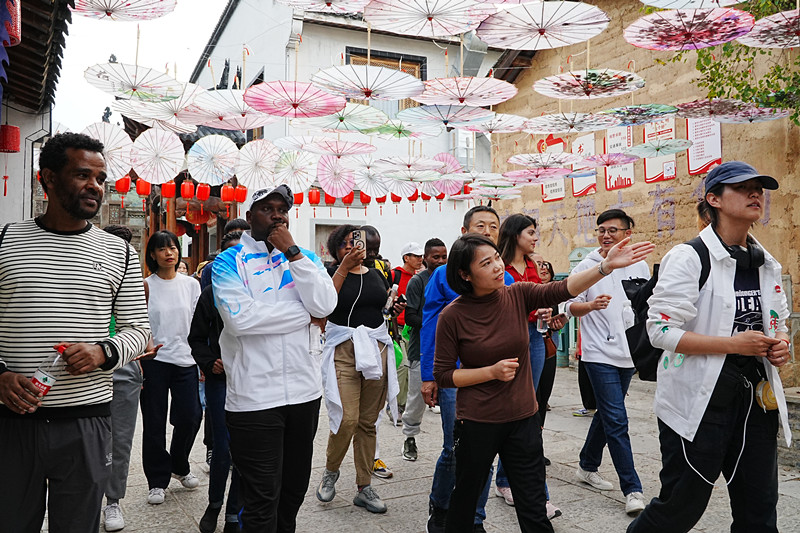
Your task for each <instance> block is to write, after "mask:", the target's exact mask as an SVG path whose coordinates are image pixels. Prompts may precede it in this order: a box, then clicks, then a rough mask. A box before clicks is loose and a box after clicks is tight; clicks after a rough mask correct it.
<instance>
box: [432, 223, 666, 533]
mask: <svg viewBox="0 0 800 533" xmlns="http://www.w3.org/2000/svg"><path fill="white" fill-rule="evenodd" d="M629 242H630V239H625V240H623V241H622V242H620V243H619V244H617V245H616V246H615V247H614V248H612V250H611V251H609V253H608V256H607V257H606V259H604V260H603V262H602V263H601V264H600V265H599V267H598V268H596V269H591V270H587V271H584V272H580V273H578V274H575V275H572V276H570V277H568V278H567V279H566V280H564V281H557V282H554V283H549V284H547V285H540V284H534V283H525V282H521V283H514V284H513V285H510V286H508V287H506V286H504V283H503V279H504V271H505V264H504V263H503V260H502V259H501V258H500V253H499V251H498V249H497V247H496V246H495V244H494V242H492V241H491V240H490V239H487V238H486V237H483V236H481V235H475V234H467V235H464V236H462V237H461V238H460V239H458V240H457V241H456V242H455V244H454V245H453V248H452V250H451V252H450V256H449V258H448V261H447V282H448V284H449V285H450V287H452V288H453V290H455V291H456V292H457V293H459V294H460V296H459V297H458V298H456V299H455V300H454V301H453V302H452V303H451V304H450V305H449V306H448V307H447V308H445V309H444V311H442V313H441V315H440V316H439V323H438V326H437V329H436V354H435V360H434V376H435V378H436V382H437V384H438V385H439V386H440V387H458V388H459V391H458V396H457V400H456V426H455V431H454V433H455V438H456V442H457V443H458V444H457V446H456V450H455V454H456V485H455V490H454V491H453V494H452V497H451V500H450V508H449V510H448V513H447V520H446V527H445V531H446V532H447V533H463V532H464V531H470V530H471V529H472V523H473V517H474V514H475V506H476V504H477V501H478V497H479V496H480V493H481V491H482V489H483V487H484V485H485V483H486V476H487V475H488V473H489V466H490V465H491V463H492V461H493V460H494V457H495V455H497V454H498V453H499V454H500V458H501V459H502V461H503V463H504V465H505V469H506V473H507V474H508V479H509V482H510V484H511V489H512V491H513V492H514V494H515V496H516V505H515V507H514V509H515V510H516V513H517V518H518V519H519V524H520V529H521V530H522V531H523V532H525V533H528V532H534V531H547V532H550V531H553V527H552V525H551V524H550V520H549V519H548V517H547V511H546V506H545V502H546V497H545V469H544V462H543V455H542V431H541V427H540V425H539V418H538V417H537V416H536V413H537V409H538V406H537V403H536V396H535V394H534V388H533V377H532V375H531V365H530V355H529V337H528V315H529V314H530V313H531V312H532V311H534V310H536V309H539V308H542V307H549V306H551V305H554V304H557V303H559V302H561V301H565V300H567V299H569V298H570V297H571V296H572V295H575V294H580V293H581V292H583V291H584V290H586V289H587V288H588V287H590V286H591V285H593V284H594V283H596V282H597V281H599V280H600V279H601V278H603V277H604V276H607V275H608V274H610V273H611V271H613V270H614V269H615V268H621V267H624V266H627V265H630V264H633V263H635V262H637V261H640V260H642V259H644V258H645V257H646V256H647V255H648V254H649V253H650V252H651V251H652V250H653V248H654V247H653V245H652V244H650V243H648V242H645V243H637V244H629ZM498 317H502V320H498ZM458 361H460V362H461V366H460V368H459V366H458Z"/></svg>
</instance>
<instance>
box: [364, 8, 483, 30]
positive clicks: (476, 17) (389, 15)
mask: <svg viewBox="0 0 800 533" xmlns="http://www.w3.org/2000/svg"><path fill="white" fill-rule="evenodd" d="M495 11H496V9H495V8H494V6H492V5H491V4H484V3H481V2H475V1H473V0H372V1H371V2H370V3H369V4H367V6H366V7H365V8H364V20H365V21H367V22H369V23H370V24H372V28H373V29H375V30H383V31H388V32H390V33H399V34H401V35H417V36H423V37H444V36H447V35H459V34H462V33H466V32H468V31H470V30H474V29H475V28H477V27H478V25H479V24H480V23H481V21H482V20H483V19H485V18H486V17H488V16H489V15H491V14H492V13H494V12H495Z"/></svg>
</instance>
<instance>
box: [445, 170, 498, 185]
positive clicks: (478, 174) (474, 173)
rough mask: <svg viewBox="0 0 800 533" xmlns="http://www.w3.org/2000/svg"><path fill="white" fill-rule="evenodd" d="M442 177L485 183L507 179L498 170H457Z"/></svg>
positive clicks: (463, 181)
mask: <svg viewBox="0 0 800 533" xmlns="http://www.w3.org/2000/svg"><path fill="white" fill-rule="evenodd" d="M442 179H452V180H457V181H460V182H461V183H462V184H463V183H475V182H478V183H483V182H493V181H497V180H500V181H506V180H505V178H503V175H502V174H498V173H496V172H483V171H478V170H470V171H469V172H457V173H455V174H444V175H442Z"/></svg>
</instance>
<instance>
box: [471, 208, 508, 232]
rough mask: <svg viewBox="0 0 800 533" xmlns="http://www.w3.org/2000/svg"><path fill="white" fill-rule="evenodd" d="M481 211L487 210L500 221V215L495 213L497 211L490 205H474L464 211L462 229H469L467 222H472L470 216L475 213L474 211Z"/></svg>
mask: <svg viewBox="0 0 800 533" xmlns="http://www.w3.org/2000/svg"><path fill="white" fill-rule="evenodd" d="M481 212H487V213H491V214H493V215H494V216H496V217H497V221H498V222H500V215H498V214H497V211H495V210H494V208H493V207H490V206H488V205H476V206H475V207H473V208H472V209H470V210H469V211H467V212H466V213H464V222H463V223H462V227H464V229H469V223H470V222H472V217H473V216H474V215H475V213H481Z"/></svg>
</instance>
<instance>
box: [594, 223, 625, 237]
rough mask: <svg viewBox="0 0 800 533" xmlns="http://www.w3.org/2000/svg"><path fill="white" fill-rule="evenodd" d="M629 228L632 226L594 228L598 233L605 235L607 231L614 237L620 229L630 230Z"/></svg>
mask: <svg viewBox="0 0 800 533" xmlns="http://www.w3.org/2000/svg"><path fill="white" fill-rule="evenodd" d="M629 229H630V228H615V227H613V226H612V227H610V228H597V229H595V230H594V232H595V233H596V234H597V235H603V234H605V233H608V234H609V235H611V236H612V237H613V236H614V235H616V234H617V232H618V231H628V230H629Z"/></svg>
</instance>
